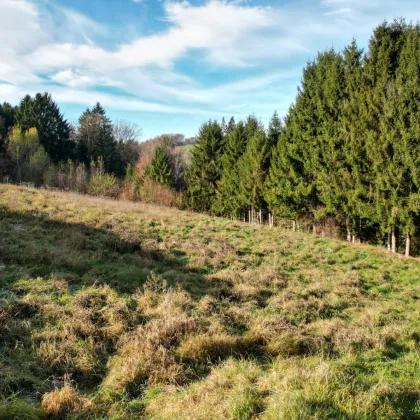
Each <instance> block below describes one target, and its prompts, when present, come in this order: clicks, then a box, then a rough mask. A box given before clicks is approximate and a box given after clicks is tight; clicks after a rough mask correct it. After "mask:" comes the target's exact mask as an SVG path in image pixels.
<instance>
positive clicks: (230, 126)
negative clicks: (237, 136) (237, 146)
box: [227, 117, 236, 136]
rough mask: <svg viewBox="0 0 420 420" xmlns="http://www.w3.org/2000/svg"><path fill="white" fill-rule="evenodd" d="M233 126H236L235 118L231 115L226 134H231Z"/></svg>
mask: <svg viewBox="0 0 420 420" xmlns="http://www.w3.org/2000/svg"><path fill="white" fill-rule="evenodd" d="M235 126H236V123H235V118H233V117H231V118H230V120H229V124H228V127H227V134H228V136H230V135H231V134H232V131H233V130H234V128H235Z"/></svg>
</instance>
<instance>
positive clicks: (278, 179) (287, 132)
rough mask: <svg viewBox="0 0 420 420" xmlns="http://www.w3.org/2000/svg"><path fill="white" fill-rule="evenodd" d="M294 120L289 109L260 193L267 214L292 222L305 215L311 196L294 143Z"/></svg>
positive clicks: (294, 117) (302, 163) (310, 185)
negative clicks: (266, 207) (264, 202)
mask: <svg viewBox="0 0 420 420" xmlns="http://www.w3.org/2000/svg"><path fill="white" fill-rule="evenodd" d="M295 119H296V108H295V107H293V106H292V107H291V108H290V110H289V113H288V115H287V116H286V119H285V126H284V129H283V130H282V132H281V134H280V137H279V140H278V142H277V145H276V147H275V149H274V150H273V153H272V158H271V165H270V168H269V171H268V175H267V179H266V181H265V184H264V190H263V194H264V199H265V200H266V202H267V204H268V208H269V210H270V212H271V213H272V214H274V215H277V216H280V217H283V218H288V219H291V220H294V221H296V220H297V219H298V218H300V217H302V216H304V215H306V214H307V213H308V211H309V208H308V206H309V198H310V196H311V192H312V184H310V183H307V176H306V174H305V165H304V161H303V159H302V151H301V148H302V144H298V143H297V141H296V140H295V131H296V130H297V127H298V125H297V124H296V122H295ZM298 138H299V137H297V136H296V139H298Z"/></svg>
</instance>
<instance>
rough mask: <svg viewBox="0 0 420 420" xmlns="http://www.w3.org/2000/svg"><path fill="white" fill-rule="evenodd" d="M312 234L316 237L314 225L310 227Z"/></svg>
mask: <svg viewBox="0 0 420 420" xmlns="http://www.w3.org/2000/svg"><path fill="white" fill-rule="evenodd" d="M312 233H313V235H314V236H316V224H315V223H314V224H313V226H312Z"/></svg>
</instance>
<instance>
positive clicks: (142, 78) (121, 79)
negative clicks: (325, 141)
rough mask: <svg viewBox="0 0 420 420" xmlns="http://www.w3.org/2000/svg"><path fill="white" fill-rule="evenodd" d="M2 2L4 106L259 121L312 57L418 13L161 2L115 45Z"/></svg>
mask: <svg viewBox="0 0 420 420" xmlns="http://www.w3.org/2000/svg"><path fill="white" fill-rule="evenodd" d="M127 1H134V2H137V3H142V2H144V3H148V2H146V0H143V1H140V0H127ZM0 2H1V6H0V7H1V15H2V25H1V26H0V39H2V42H1V43H0V55H1V57H2V60H1V61H0V83H1V91H0V93H1V95H2V98H1V99H2V100H11V101H13V102H15V98H16V95H18V94H21V93H25V92H26V91H27V92H34V91H35V89H37V90H49V91H52V92H53V94H54V95H56V99H57V100H60V101H63V102H65V103H77V104H81V105H90V104H92V103H94V102H96V101H97V100H101V101H104V104H107V105H108V104H109V107H111V108H112V109H123V108H124V107H126V108H127V110H139V111H146V110H149V111H150V112H165V113H183V114H187V113H190V114H191V115H204V114H205V113H206V112H209V113H211V115H218V114H219V113H223V112H229V111H233V110H235V111H237V112H245V111H248V112H252V111H255V110H256V111H258V110H260V111H261V112H262V113H265V112H267V111H265V110H266V109H267V110H268V108H269V107H272V106H274V105H275V104H276V103H277V104H278V105H279V106H276V108H279V107H281V108H283V109H284V110H285V109H287V107H288V104H290V102H291V101H292V100H293V96H294V93H295V87H296V85H297V84H298V82H299V77H300V69H301V67H302V66H303V65H304V64H305V62H306V60H307V59H308V58H310V57H312V56H313V55H314V54H315V53H316V51H318V50H320V49H323V48H326V47H329V46H331V45H334V46H335V47H338V48H340V47H343V46H344V45H346V43H348V42H350V40H351V38H352V37H353V36H361V37H362V39H364V40H367V38H368V35H369V33H370V31H371V29H372V26H374V25H375V24H377V23H378V22H380V21H381V20H383V19H384V18H392V17H394V14H395V13H397V15H406V16H407V17H408V18H410V17H413V16H414V17H416V16H418V14H420V5H419V4H418V2H417V1H415V0H406V1H404V2H398V4H397V2H396V1H395V0H383V1H381V2H379V0H372V1H366V0H319V2H311V1H309V0H308V1H306V2H305V1H304V0H302V2H300V3H299V4H296V3H292V2H290V3H285V4H284V5H279V4H278V2H275V1H273V2H272V5H271V6H259V5H258V0H254V1H244V0H237V1H234V0H233V1H232V0H231V1H228V0H201V1H200V2H198V1H194V2H192V1H191V2H189V1H187V0H182V1H177V0H166V1H163V2H161V3H157V4H158V5H159V7H160V8H161V9H160V10H161V14H160V15H159V16H153V18H154V19H156V20H157V19H159V25H158V26H157V28H158V29H156V30H153V31H149V32H146V33H143V32H142V34H141V35H136V36H134V37H132V38H131V39H129V40H128V41H127V38H126V41H125V42H123V43H121V42H120V40H119V39H118V38H117V37H115V39H114V36H113V35H114V34H113V31H112V30H111V29H110V27H108V26H107V25H106V24H104V23H99V22H96V21H95V20H93V19H92V18H89V17H87V16H85V15H84V14H83V13H81V12H80V11H78V10H74V9H72V8H70V7H68V6H67V7H62V6H59V5H57V4H54V3H52V2H39V1H35V0H0ZM265 3H266V2H265ZM104 7H106V4H105V3H104ZM141 10H143V8H141ZM133 33H136V32H133ZM105 41H106V42H105ZM189 66H190V67H192V68H196V70H195V71H189V70H188V68H189ZM202 74H204V75H206V76H208V77H206V78H205V77H202ZM211 74H214V75H217V77H214V80H213V79H211V78H210V75H211ZM221 75H223V77H220V76H221ZM210 79H211V80H210ZM103 90H107V91H108V93H106V94H105V93H104V92H103ZM109 92H113V93H112V94H111V93H109ZM245 105H246V106H245ZM248 107H249V108H248ZM245 108H247V109H246V110H245Z"/></svg>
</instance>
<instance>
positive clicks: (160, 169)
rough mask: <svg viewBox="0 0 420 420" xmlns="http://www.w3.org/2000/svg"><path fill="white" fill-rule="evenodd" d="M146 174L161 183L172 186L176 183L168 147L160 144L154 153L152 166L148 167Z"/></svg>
mask: <svg viewBox="0 0 420 420" xmlns="http://www.w3.org/2000/svg"><path fill="white" fill-rule="evenodd" d="M145 175H147V176H149V177H150V178H152V179H153V180H154V181H155V182H158V183H159V184H163V185H167V186H169V187H172V186H173V184H174V174H173V172H172V167H171V161H170V158H169V155H168V153H167V152H166V149H165V148H164V147H162V146H159V147H157V148H156V149H155V151H154V153H153V158H152V160H151V162H150V166H149V167H148V168H147V170H146V172H145Z"/></svg>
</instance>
